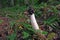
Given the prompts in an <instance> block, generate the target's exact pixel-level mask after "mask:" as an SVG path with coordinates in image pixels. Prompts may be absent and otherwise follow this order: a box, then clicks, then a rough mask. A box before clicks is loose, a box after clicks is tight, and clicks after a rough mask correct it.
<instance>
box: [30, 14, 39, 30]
mask: <svg viewBox="0 0 60 40" xmlns="http://www.w3.org/2000/svg"><path fill="white" fill-rule="evenodd" d="M30 19H31V24H32V26H33V28H34V29H35V30H39V26H38V24H37V21H36V19H35V15H34V14H32V15H31V16H30Z"/></svg>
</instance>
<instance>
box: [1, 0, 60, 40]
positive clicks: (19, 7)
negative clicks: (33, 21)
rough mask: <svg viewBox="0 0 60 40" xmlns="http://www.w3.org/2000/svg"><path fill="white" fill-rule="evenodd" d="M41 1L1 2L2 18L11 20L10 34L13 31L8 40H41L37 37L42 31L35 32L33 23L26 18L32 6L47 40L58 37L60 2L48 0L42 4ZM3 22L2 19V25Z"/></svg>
mask: <svg viewBox="0 0 60 40" xmlns="http://www.w3.org/2000/svg"><path fill="white" fill-rule="evenodd" d="M39 1H41V0H33V1H32V0H29V1H28V0H1V1H0V16H2V17H7V18H8V19H9V32H10V31H11V30H12V31H11V33H8V35H7V37H6V39H7V40H35V39H36V40H40V39H41V38H40V37H39V36H40V35H37V32H38V33H39V34H40V33H41V32H40V30H38V31H35V30H34V29H33V28H32V26H31V23H29V21H27V20H28V19H29V18H28V16H27V17H26V16H25V15H24V12H25V11H26V10H27V9H29V7H30V6H31V7H32V8H34V11H35V16H36V19H37V22H38V24H39V27H40V29H43V32H42V34H44V35H46V36H47V38H46V40H51V39H54V36H55V35H56V34H57V35H58V32H60V24H59V23H60V0H59V1H57V0H48V2H44V1H43V2H41V3H39ZM3 20H4V19H3ZM3 20H1V19H0V24H1V23H2V22H3ZM29 20H30V19H29ZM41 22H42V24H41ZM58 22H59V23H58ZM41 25H43V26H41ZM4 27H5V26H4ZM49 27H51V28H50V29H52V30H50V29H49ZM46 28H47V29H46ZM0 30H1V29H0ZM49 33H50V34H49ZM53 34H54V35H53ZM4 37H5V36H4ZM58 37H60V36H58ZM42 38H43V37H42Z"/></svg>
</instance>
